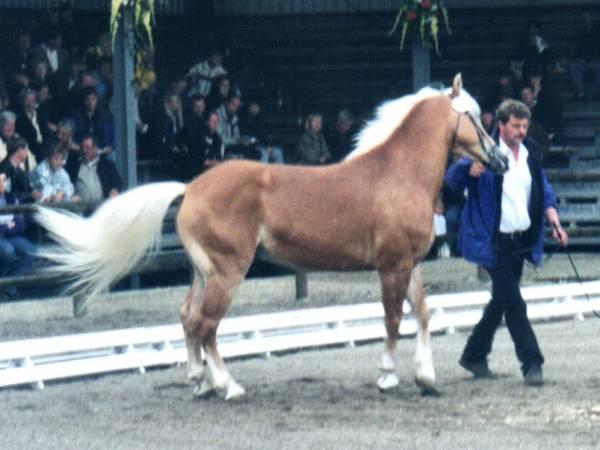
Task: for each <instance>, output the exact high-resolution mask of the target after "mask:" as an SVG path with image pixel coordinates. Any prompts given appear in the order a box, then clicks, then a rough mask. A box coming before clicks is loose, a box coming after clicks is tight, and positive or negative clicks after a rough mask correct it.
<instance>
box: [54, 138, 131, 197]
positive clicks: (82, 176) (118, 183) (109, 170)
mask: <svg viewBox="0 0 600 450" xmlns="http://www.w3.org/2000/svg"><path fill="white" fill-rule="evenodd" d="M79 145H80V148H81V157H80V158H71V157H69V159H68V160H67V163H66V164H65V169H66V170H67V173H68V174H69V177H70V178H71V182H72V183H73V184H74V186H75V194H76V195H77V196H78V197H79V198H80V199H81V202H82V203H85V204H88V205H90V206H92V207H95V206H98V205H99V204H100V203H102V202H103V201H104V200H105V199H107V198H112V197H115V196H117V195H119V192H120V191H121V187H122V180H121V177H120V175H119V173H118V172H117V167H116V166H115V163H114V162H113V161H111V160H110V159H108V158H107V157H106V155H100V154H99V153H98V144H97V142H96V139H95V138H94V136H92V135H85V136H84V137H83V138H82V139H81V142H80V144H79Z"/></svg>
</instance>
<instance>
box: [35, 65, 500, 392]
mask: <svg viewBox="0 0 600 450" xmlns="http://www.w3.org/2000/svg"><path fill="white" fill-rule="evenodd" d="M461 84H462V82H461V78H460V75H457V76H456V77H455V80H454V83H453V87H452V89H451V92H449V93H445V94H443V93H440V92H439V91H435V90H433V89H429V88H425V89H423V90H421V91H419V93H417V94H415V95H411V96H407V97H403V98H401V99H399V100H396V101H392V102H389V103H386V104H384V105H383V106H382V107H381V108H380V109H379V111H378V117H377V118H375V119H374V120H373V121H372V122H371V123H370V124H368V125H367V127H366V128H365V129H364V130H363V131H362V134H361V135H360V136H359V140H358V143H357V147H356V149H355V151H354V152H353V153H352V154H350V155H349V157H348V158H347V159H346V160H345V161H343V162H341V163H339V164H334V165H330V166H325V167H298V166H276V165H263V164H259V163H255V162H249V161H234V162H227V163H224V164H221V165H219V166H218V167H215V168H214V169H211V170H210V171H208V172H207V173H206V174H203V175H202V176H200V177H198V178H196V179H195V180H194V181H192V182H191V183H189V184H187V185H186V184H183V183H176V182H167V183H154V184H149V185H145V186H141V187H138V188H135V189H133V190H131V191H128V192H126V193H124V194H123V195H121V196H118V197H116V198H114V199H111V200H109V201H107V202H106V203H105V204H104V205H102V207H101V208H99V209H98V211H96V213H95V214H94V215H93V216H92V217H90V218H88V219H83V218H80V217H77V216H74V215H70V214H65V213H62V212H56V211H53V210H50V209H46V208H43V207H40V208H39V209H38V213H37V216H36V217H37V220H38V221H39V223H40V224H42V225H43V226H44V227H45V228H47V229H48V230H49V231H50V232H51V235H53V237H54V238H55V239H56V240H57V241H58V242H59V243H60V245H61V246H62V247H63V248H62V250H61V252H56V253H55V254H54V255H50V256H51V257H52V259H54V260H55V261H56V262H58V264H59V266H58V270H62V271H66V272H67V273H70V274H71V275H73V276H75V278H76V282H75V287H78V288H83V289H87V291H88V293H89V294H90V295H94V294H96V293H98V292H99V291H101V290H103V289H106V288H107V287H108V286H110V284H111V283H113V282H114V281H115V280H116V279H118V278H119V277H122V276H124V275H125V274H126V273H127V272H128V271H129V270H131V269H132V268H133V267H134V265H136V264H137V263H139V261H140V260H141V259H142V258H143V257H144V256H146V255H147V253H148V251H149V250H150V249H152V248H155V246H156V245H158V241H159V239H160V231H161V225H162V220H163V217H164V215H165V214H166V211H167V209H168V207H169V205H170V204H171V203H172V202H173V200H175V199H176V198H178V197H181V196H183V201H182V203H181V206H180V208H179V212H178V215H177V230H178V234H179V237H180V238H181V242H182V244H183V246H184V248H185V250H186V253H187V255H188V257H189V259H190V261H191V264H192V266H193V270H194V278H193V282H192V286H191V288H190V290H189V292H188V293H187V296H186V298H185V301H184V303H183V305H182V307H181V321H182V324H183V329H184V332H185V340H186V345H187V350H188V359H189V378H190V379H191V380H193V381H194V382H195V383H197V386H196V390H195V392H196V394H198V395H202V394H205V393H207V392H210V391H213V390H217V391H220V392H222V393H224V396H225V398H226V399H232V398H236V397H241V396H243V395H244V393H245V391H244V388H243V387H242V386H240V385H239V384H238V383H237V382H236V381H235V380H234V379H233V377H232V376H231V374H230V373H229V371H228V370H227V368H226V367H225V364H224V362H223V360H222V358H221V356H220V355H219V353H218V351H217V342H216V335H217V327H218V326H219V322H220V321H221V319H222V318H223V316H224V314H225V312H226V311H227V308H228V307H229V304H230V302H231V300H232V295H233V293H234V290H235V289H236V288H237V286H238V285H239V284H240V283H241V282H242V280H243V279H244V276H245V275H246V272H247V271H248V268H249V267H250V264H251V263H252V260H253V258H254V255H255V253H256V249H257V247H258V246H259V245H261V246H263V247H264V248H265V249H266V250H267V251H268V252H270V254H271V255H273V256H274V257H275V258H277V259H279V260H281V261H285V262H287V263H288V264H290V265H293V266H297V267H302V268H306V269H314V270H362V269H375V270H377V271H378V272H379V275H380V278H381V290H382V296H383V306H384V311H385V328H386V331H387V338H386V340H385V347H384V352H383V356H382V358H381V362H380V364H379V369H380V370H381V372H382V376H381V377H380V378H379V380H378V386H379V388H380V389H382V390H385V389H389V388H391V387H394V386H396V385H397V384H398V382H399V381H398V377H397V375H396V374H395V372H394V354H395V350H396V344H397V340H398V336H399V325H400V319H401V316H402V303H403V301H404V298H405V295H406V294H407V293H408V297H409V299H410V300H411V301H412V303H413V304H414V307H415V311H416V316H417V322H418V334H417V349H416V382H417V384H418V385H419V386H420V387H421V388H422V389H424V390H425V391H432V392H435V373H434V368H433V359H432V354H431V347H430V340H429V329H428V322H429V312H428V310H427V305H426V302H425V296H424V292H423V287H422V282H421V275H420V270H419V266H418V264H419V262H420V261H421V260H422V259H423V257H424V256H425V255H426V254H427V252H428V250H429V247H430V245H431V243H432V222H433V207H434V202H435V200H436V198H437V195H438V193H439V191H440V187H441V184H442V177H443V174H444V169H445V166H446V162H447V158H448V152H449V150H453V151H456V152H458V153H460V154H465V155H468V156H470V157H472V158H473V159H475V160H478V161H481V162H483V163H485V164H488V165H489V166H490V167H491V168H492V169H493V170H496V171H498V172H502V171H503V170H505V169H506V159H503V157H502V156H501V155H500V154H499V153H498V148H497V147H496V145H495V143H494V142H493V140H492V139H491V138H490V137H489V136H488V135H487V134H486V133H485V132H484V130H483V128H482V127H481V125H480V123H479V121H478V119H477V118H476V117H475V116H474V115H473V114H475V113H476V112H478V107H477V104H476V102H475V101H474V100H473V99H472V98H471V97H470V96H469V95H468V94H467V93H466V92H461ZM202 350H203V351H204V354H205V360H206V365H204V364H203V361H202Z"/></svg>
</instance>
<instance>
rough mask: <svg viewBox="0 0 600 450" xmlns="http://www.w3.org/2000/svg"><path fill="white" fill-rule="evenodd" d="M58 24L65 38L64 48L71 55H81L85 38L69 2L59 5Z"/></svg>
mask: <svg viewBox="0 0 600 450" xmlns="http://www.w3.org/2000/svg"><path fill="white" fill-rule="evenodd" d="M58 14H59V16H58V24H59V27H60V30H61V33H62V37H63V41H64V43H63V46H64V48H65V50H67V52H68V53H69V54H70V55H76V54H80V52H81V42H82V41H83V37H82V35H81V32H80V31H79V29H78V27H77V25H76V24H75V21H74V20H73V7H72V6H71V4H70V3H69V2H65V1H63V2H60V5H58Z"/></svg>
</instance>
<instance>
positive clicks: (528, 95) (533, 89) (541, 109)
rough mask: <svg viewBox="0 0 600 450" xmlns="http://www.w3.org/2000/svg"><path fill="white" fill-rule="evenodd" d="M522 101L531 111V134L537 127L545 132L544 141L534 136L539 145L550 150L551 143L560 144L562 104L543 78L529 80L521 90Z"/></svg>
mask: <svg viewBox="0 0 600 450" xmlns="http://www.w3.org/2000/svg"><path fill="white" fill-rule="evenodd" d="M521 100H522V101H523V102H524V103H525V104H526V105H527V106H529V109H530V110H531V124H530V132H533V131H535V129H536V128H537V126H542V127H543V128H544V130H545V135H544V136H543V138H542V139H536V137H535V136H532V137H533V138H534V139H536V140H537V141H538V144H540V145H542V146H543V147H545V149H546V150H548V149H549V147H550V142H551V141H553V142H560V140H561V120H562V104H561V101H560V99H559V98H558V96H556V95H555V94H554V90H553V89H552V88H551V87H548V86H546V83H545V82H544V81H543V80H542V77H541V76H539V75H533V76H531V77H530V78H529V84H527V85H525V86H524V87H523V88H522V89H521ZM531 128H533V130H532V129H531Z"/></svg>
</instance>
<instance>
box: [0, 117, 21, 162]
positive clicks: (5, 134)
mask: <svg viewBox="0 0 600 450" xmlns="http://www.w3.org/2000/svg"><path fill="white" fill-rule="evenodd" d="M16 123H17V116H16V114H15V113H13V112H12V111H2V112H1V113H0V162H2V161H3V160H4V158H6V155H7V149H6V144H7V143H8V141H9V140H10V138H12V137H13V136H14V135H15V128H16Z"/></svg>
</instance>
